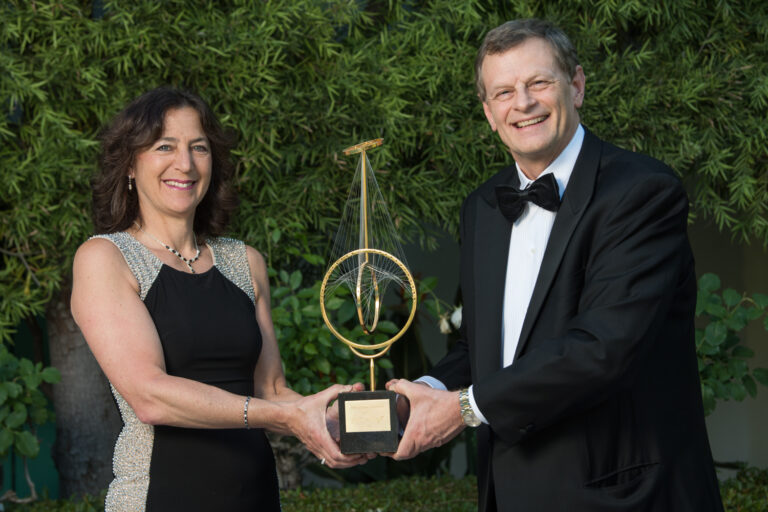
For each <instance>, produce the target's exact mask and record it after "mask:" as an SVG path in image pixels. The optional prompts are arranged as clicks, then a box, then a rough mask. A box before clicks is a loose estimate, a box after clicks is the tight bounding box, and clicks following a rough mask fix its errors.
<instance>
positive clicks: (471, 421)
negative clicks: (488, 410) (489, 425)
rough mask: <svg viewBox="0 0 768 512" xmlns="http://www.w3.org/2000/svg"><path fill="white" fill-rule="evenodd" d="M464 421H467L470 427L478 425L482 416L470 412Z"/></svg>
mask: <svg viewBox="0 0 768 512" xmlns="http://www.w3.org/2000/svg"><path fill="white" fill-rule="evenodd" d="M464 423H466V425H467V426H468V427H477V426H479V425H480V418H478V417H477V416H475V415H474V414H471V413H470V414H468V415H467V417H465V418H464Z"/></svg>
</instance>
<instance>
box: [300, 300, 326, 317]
mask: <svg viewBox="0 0 768 512" xmlns="http://www.w3.org/2000/svg"><path fill="white" fill-rule="evenodd" d="M301 314H303V315H304V316H308V317H312V318H319V317H320V316H321V313H320V304H319V303H318V304H307V305H306V306H304V307H303V308H301Z"/></svg>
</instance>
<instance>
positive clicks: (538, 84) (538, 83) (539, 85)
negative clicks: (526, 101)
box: [528, 80, 552, 91]
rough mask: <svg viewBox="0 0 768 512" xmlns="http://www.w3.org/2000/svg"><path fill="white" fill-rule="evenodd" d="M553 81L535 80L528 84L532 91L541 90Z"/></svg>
mask: <svg viewBox="0 0 768 512" xmlns="http://www.w3.org/2000/svg"><path fill="white" fill-rule="evenodd" d="M551 83H552V82H550V81H549V80H535V81H533V82H532V83H531V84H530V85H529V86H528V88H529V89H531V90H532V91H541V90H543V89H546V88H547V87H549V84H551Z"/></svg>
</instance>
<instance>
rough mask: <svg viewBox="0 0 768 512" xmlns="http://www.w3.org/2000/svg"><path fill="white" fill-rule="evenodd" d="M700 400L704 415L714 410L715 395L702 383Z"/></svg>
mask: <svg viewBox="0 0 768 512" xmlns="http://www.w3.org/2000/svg"><path fill="white" fill-rule="evenodd" d="M701 398H702V400H703V401H704V414H705V415H709V414H711V413H712V411H714V410H715V404H716V401H715V393H714V392H713V391H712V388H711V387H709V386H706V385H705V384H704V383H702V384H701Z"/></svg>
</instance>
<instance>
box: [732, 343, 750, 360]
mask: <svg viewBox="0 0 768 512" xmlns="http://www.w3.org/2000/svg"><path fill="white" fill-rule="evenodd" d="M731 355H732V356H733V357H741V358H743V359H751V358H752V357H754V356H755V351H754V350H752V349H751V348H749V347H745V346H744V345H738V346H736V347H734V349H733V351H732V352H731Z"/></svg>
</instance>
